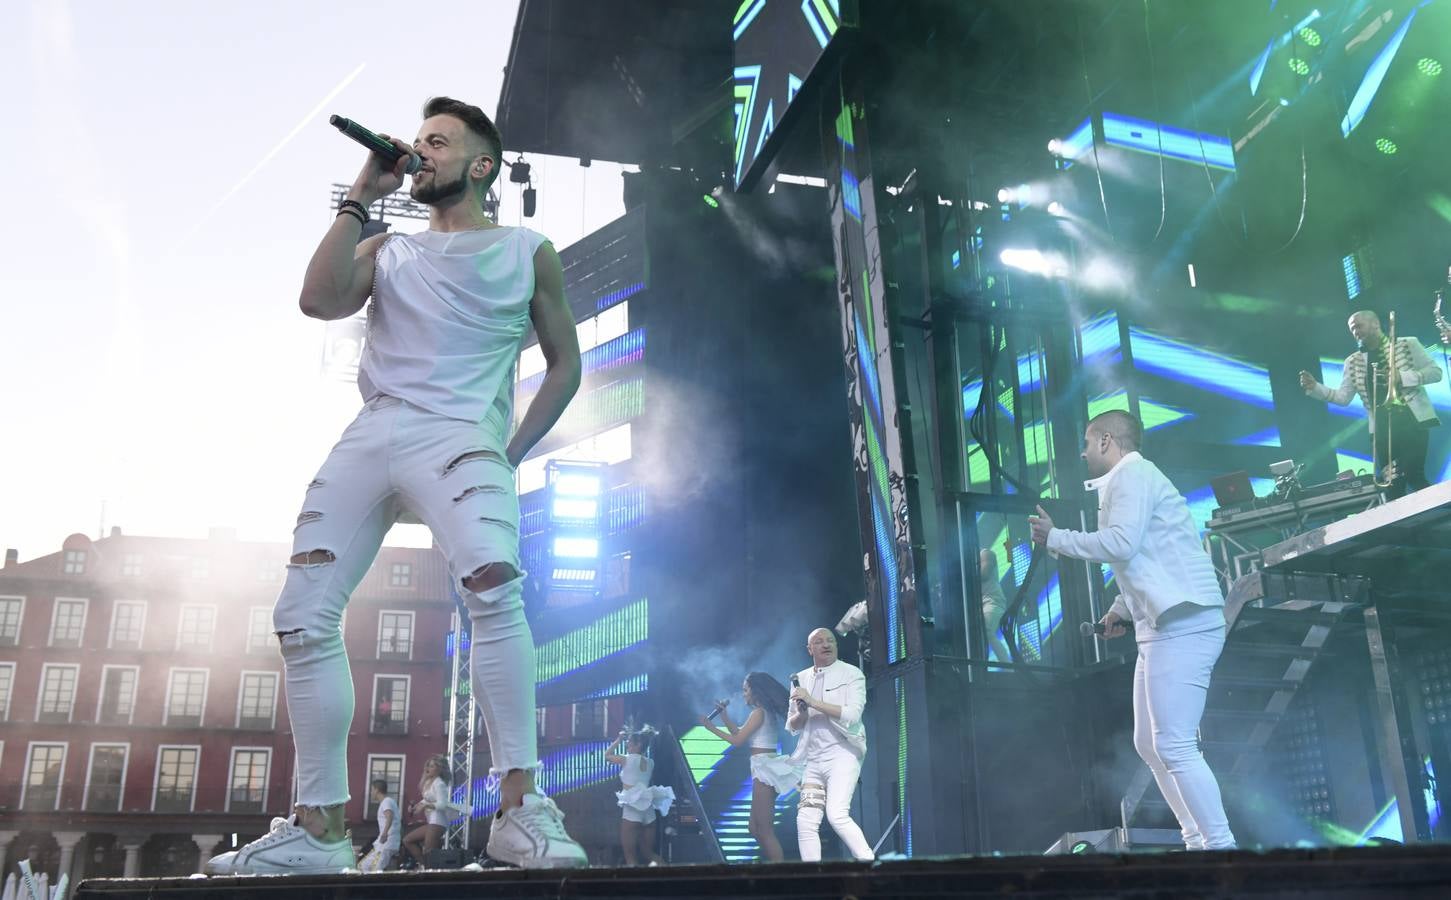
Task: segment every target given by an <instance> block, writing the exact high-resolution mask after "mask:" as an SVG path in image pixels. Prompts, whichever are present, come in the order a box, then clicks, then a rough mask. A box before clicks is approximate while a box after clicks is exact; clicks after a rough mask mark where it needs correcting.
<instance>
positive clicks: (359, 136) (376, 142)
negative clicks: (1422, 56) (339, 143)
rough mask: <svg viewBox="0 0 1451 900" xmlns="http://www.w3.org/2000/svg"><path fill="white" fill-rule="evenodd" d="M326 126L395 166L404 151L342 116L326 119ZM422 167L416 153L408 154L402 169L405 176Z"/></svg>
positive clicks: (420, 158)
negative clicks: (406, 163) (328, 125)
mask: <svg viewBox="0 0 1451 900" xmlns="http://www.w3.org/2000/svg"><path fill="white" fill-rule="evenodd" d="M328 124H330V125H332V127H334V128H336V129H337V130H338V131H341V132H342V133H343V134H345V135H347V136H348V137H350V138H352V139H353V140H355V141H357V142H358V143H360V144H362V145H363V146H364V147H367V148H368V149H369V150H372V151H373V152H374V153H376V154H378V155H379V156H381V157H383V158H384V159H386V160H388V162H390V163H392V164H394V165H397V164H398V160H399V159H402V158H403V153H404V151H402V150H399V149H398V148H397V147H395V146H394V145H393V144H392V142H390V141H388V140H386V139H384V138H382V137H379V136H378V135H376V134H374V133H373V132H371V131H369V130H368V129H366V128H364V127H363V126H361V125H359V124H358V123H357V122H354V121H353V120H352V119H344V118H343V117H342V116H332V117H330V118H329V119H328ZM422 165H423V158H422V157H420V156H419V155H418V154H417V153H409V154H408V165H406V166H404V167H403V172H404V174H406V175H412V174H413V173H414V172H417V171H418V169H419V167H420V166H422Z"/></svg>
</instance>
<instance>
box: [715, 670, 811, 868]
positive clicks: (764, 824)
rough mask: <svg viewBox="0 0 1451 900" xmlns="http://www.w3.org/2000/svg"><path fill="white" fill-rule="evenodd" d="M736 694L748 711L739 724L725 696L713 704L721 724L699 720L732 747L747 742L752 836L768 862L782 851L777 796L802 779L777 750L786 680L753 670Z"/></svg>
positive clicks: (798, 769) (778, 857)
mask: <svg viewBox="0 0 1451 900" xmlns="http://www.w3.org/2000/svg"><path fill="white" fill-rule="evenodd" d="M741 696H742V697H743V698H744V699H745V701H746V705H747V706H749V707H751V712H750V715H748V716H746V721H744V722H742V723H741V724H740V725H737V724H735V723H734V722H732V721H731V716H730V712H729V711H727V709H726V706H727V703H726V702H725V701H722V702H721V703H717V704H716V708H717V709H719V710H720V720H721V724H723V725H724V726H725V729H724V730H722V729H720V728H717V727H716V726H715V725H714V724H712V723H711V721H710V719H709V718H708V717H706V716H701V718H700V723H701V724H702V725H704V726H705V727H706V728H708V729H709V730H710V731H712V732H714V733H715V735H716V736H717V737H720V738H722V739H724V740H726V741H729V742H730V745H731V746H732V747H740V746H748V747H750V748H751V820H750V830H751V837H753V838H755V839H756V844H757V845H758V846H759V847H760V848H761V855H762V856H764V857H765V858H766V861H767V862H780V861H781V860H783V859H785V858H786V854H785V851H783V850H782V849H781V842H780V841H779V840H778V839H777V838H776V798H777V797H778V796H780V795H781V794H789V793H791V792H792V791H794V790H796V788H797V787H798V786H799V785H800V784H801V766H799V765H796V764H795V763H793V762H792V761H791V760H790V759H789V758H787V757H785V756H782V755H781V725H782V723H783V722H784V721H785V720H786V707H787V699H786V698H787V693H786V686H785V685H783V684H782V683H781V682H779V681H777V680H776V679H774V678H772V677H771V676H770V675H767V674H766V673H765V672H752V673H751V674H749V675H747V676H746V681H745V683H744V684H743V685H741Z"/></svg>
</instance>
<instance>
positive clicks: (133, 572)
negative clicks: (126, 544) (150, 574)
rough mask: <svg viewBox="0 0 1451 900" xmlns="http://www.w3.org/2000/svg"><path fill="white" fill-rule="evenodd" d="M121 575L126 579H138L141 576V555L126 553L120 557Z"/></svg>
mask: <svg viewBox="0 0 1451 900" xmlns="http://www.w3.org/2000/svg"><path fill="white" fill-rule="evenodd" d="M121 574H122V575H125V576H126V577H128V578H139V577H140V575H141V554H140V553H127V554H125V555H124V556H122V557H121Z"/></svg>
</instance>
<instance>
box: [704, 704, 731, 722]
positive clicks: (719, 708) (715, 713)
mask: <svg viewBox="0 0 1451 900" xmlns="http://www.w3.org/2000/svg"><path fill="white" fill-rule="evenodd" d="M725 708H726V701H724V700H717V701H715V709H713V710H711V711H710V715H708V716H706V717H705V720H706V721H707V722H714V721H715V720H716V719H719V718H720V714H721V713H723V712H725Z"/></svg>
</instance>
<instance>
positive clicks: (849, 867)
mask: <svg viewBox="0 0 1451 900" xmlns="http://www.w3.org/2000/svg"><path fill="white" fill-rule="evenodd" d="M228 896H231V897H239V898H240V897H266V898H279V900H280V898H293V897H295V898H304V897H306V898H314V897H321V896H325V897H331V898H337V900H342V898H377V900H382V898H420V900H443V898H461V900H462V898H468V900H479V898H514V897H518V898H535V897H539V898H542V897H590V898H635V897H639V898H646V897H649V898H656V897H687V898H735V897H740V898H746V897H751V898H761V897H780V898H788V897H789V898H832V900H840V898H845V897H861V898H865V897H994V896H1011V897H1014V898H1086V897H1093V898H1106V897H1136V898H1148V897H1156V898H1157V897H1163V898H1175V900H1183V898H1208V897H1214V898H1220V897H1296V898H1319V897H1334V898H1349V897H1385V898H1389V897H1398V898H1399V897H1439V898H1444V897H1448V896H1451V845H1437V844H1422V845H1418V846H1411V847H1359V848H1336V849H1306V850H1275V851H1270V852H1265V853H1256V852H1252V851H1230V852H1222V853H1142V854H1134V855H1124V856H1118V855H1109V854H1083V855H1078V856H1017V857H976V858H967V857H953V858H935V859H901V860H888V861H878V862H876V863H870V864H867V863H852V862H830V863H820V864H808V863H781V864H777V865H735V866H725V865H695V866H664V867H659V868H632V869H609V868H590V869H575V870H561V871H557V872H544V871H534V872H524V871H520V870H517V869H490V870H486V871H483V872H459V871H428V872H398V873H386V874H382V875H327V876H287V877H252V878H208V879H204V878H201V877H195V878H169V879H108V880H93V881H87V882H84V883H82V884H81V886H80V887H79V888H78V889H77V890H76V892H75V897H76V898H86V900H98V898H106V900H132V898H135V900H140V898H153V900H193V898H194V900H202V898H215V897H228Z"/></svg>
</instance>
